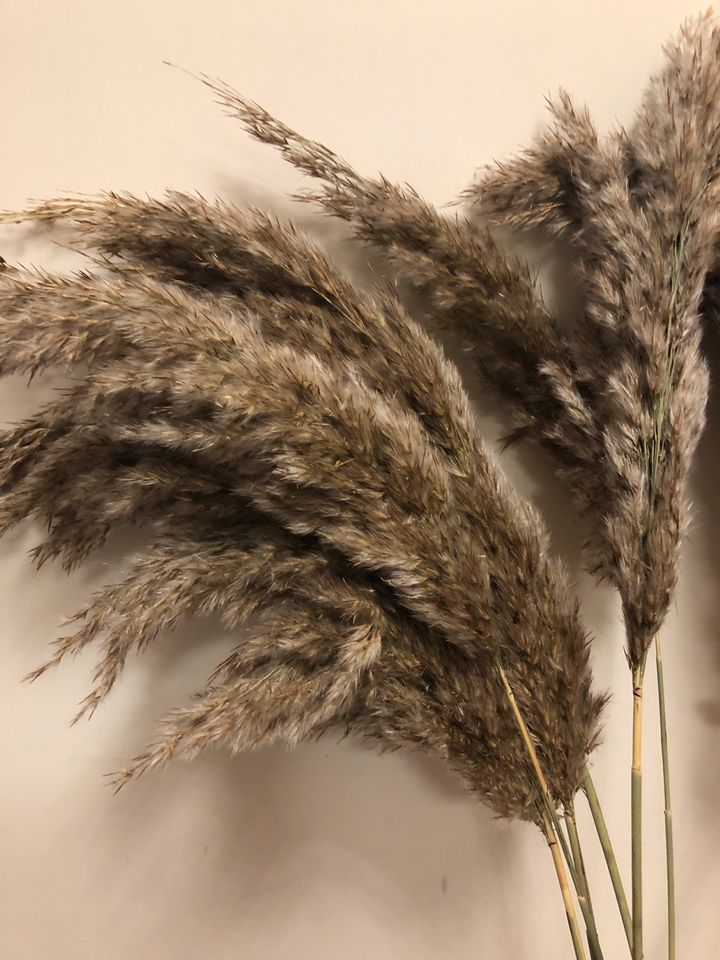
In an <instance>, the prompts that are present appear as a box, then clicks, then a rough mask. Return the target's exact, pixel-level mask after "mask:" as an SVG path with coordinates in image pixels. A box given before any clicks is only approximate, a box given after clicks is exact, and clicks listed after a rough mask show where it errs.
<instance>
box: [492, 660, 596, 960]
mask: <svg viewBox="0 0 720 960" xmlns="http://www.w3.org/2000/svg"><path fill="white" fill-rule="evenodd" d="M495 666H496V669H497V672H498V675H499V677H500V680H501V682H502V685H503V689H504V691H505V695H506V697H507V701H508V703H509V705H510V709H511V710H512V713H513V716H514V718H515V722H516V723H517V727H518V730H519V732H520V736H521V737H522V740H523V743H524V744H525V747H526V749H527V752H528V757H529V759H530V763H531V765H532V767H533V770H534V772H535V776H536V778H537V782H538V786H539V788H540V792H541V796H540V812H541V817H542V824H543V827H542V829H543V833H544V834H545V839H546V840H547V844H548V847H549V848H550V854H551V856H552V860H553V865H554V867H555V873H556V874H557V879H558V885H559V887H560V893H561V895H562V898H563V904H564V906H565V916H566V917H567V922H568V927H569V929H570V937H571V939H572V944H573V949H574V950H575V957H576V960H587V955H586V953H585V948H584V946H583V943H582V938H581V935H580V926H579V924H578V919H577V912H576V910H575V904H574V902H573V898H572V891H571V890H570V884H569V883H568V877H567V871H566V870H565V863H564V861H563V854H562V852H561V850H560V846H559V844H558V832H557V830H556V827H555V824H554V822H553V817H552V815H551V813H550V810H549V809H548V808H549V807H550V808H551V807H552V801H551V798H550V791H549V789H548V785H547V780H546V779H545V774H544V773H543V770H542V767H541V766H540V760H539V758H538V755H537V751H536V749H535V744H534V743H533V740H532V737H531V736H530V731H529V730H528V728H527V724H526V723H525V720H524V718H523V715H522V712H521V710H520V707H519V705H518V702H517V699H516V698H515V694H514V693H513V689H512V686H511V685H510V681H509V680H508V676H507V673H506V672H505V669H504V667H503V665H502V664H501V663H500V661H499V660H496V662H495Z"/></svg>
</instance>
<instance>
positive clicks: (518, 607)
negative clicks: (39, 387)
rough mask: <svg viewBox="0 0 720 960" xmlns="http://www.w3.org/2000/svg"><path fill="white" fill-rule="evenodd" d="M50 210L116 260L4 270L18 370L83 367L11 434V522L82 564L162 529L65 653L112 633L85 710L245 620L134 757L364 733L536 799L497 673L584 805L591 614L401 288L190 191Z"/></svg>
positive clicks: (1, 493)
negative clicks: (139, 672)
mask: <svg viewBox="0 0 720 960" xmlns="http://www.w3.org/2000/svg"><path fill="white" fill-rule="evenodd" d="M37 216H40V217H44V218H48V219H55V218H58V217H64V218H66V219H69V220H70V221H71V225H72V224H73V223H74V225H75V230H76V234H77V237H78V240H79V241H80V242H82V241H83V239H84V241H85V242H86V243H87V245H88V246H89V247H90V248H92V249H93V250H96V251H97V252H98V253H99V254H100V255H101V256H102V257H104V258H108V259H107V262H105V261H104V263H105V266H106V267H108V268H109V269H108V271H107V275H106V276H103V277H101V276H100V275H96V274H92V273H88V272H85V273H82V274H78V275H75V276H71V277H59V276H52V275H48V274H44V273H42V272H29V271H24V270H8V271H6V272H5V273H4V274H3V276H2V278H1V279H0V356H1V357H2V361H1V364H0V372H2V373H3V374H9V373H14V372H19V371H24V372H30V373H35V372H36V371H38V370H40V369H43V368H45V367H47V366H49V365H52V364H60V365H67V366H69V367H70V368H71V369H72V371H73V372H74V373H75V379H74V381H73V382H72V384H71V386H70V387H69V388H68V390H67V391H65V393H64V394H63V395H62V396H61V397H60V398H59V399H58V400H56V401H55V402H53V403H51V404H49V405H48V406H47V407H45V408H44V409H42V410H41V411H39V413H38V414H37V415H36V416H34V417H32V418H30V419H29V420H27V421H25V422H24V423H21V424H19V425H18V426H16V427H14V428H12V429H10V430H8V431H7V432H6V433H5V435H4V436H3V438H2V442H1V443H0V529H2V530H5V529H7V528H8V527H9V526H11V525H12V524H14V523H16V522H18V521H20V520H22V519H24V518H26V517H28V516H35V517H38V518H40V519H42V520H43V521H45V522H46V523H47V525H48V528H49V529H48V535H47V537H46V539H45V541H43V543H41V544H40V545H39V547H38V549H37V557H38V559H39V560H40V561H42V560H45V559H46V558H49V557H60V558H61V559H62V560H63V562H64V563H65V564H66V565H67V566H72V565H73V564H74V563H76V562H78V561H79V560H81V559H82V558H83V557H84V556H85V555H86V554H87V553H88V552H89V551H90V550H93V549H95V548H97V547H99V546H100V545H102V543H103V542H104V541H105V539H106V538H107V536H108V534H109V533H110V531H111V530H112V529H113V528H114V527H115V526H116V525H117V524H121V523H128V522H131V523H138V524H143V525H146V526H147V528H148V529H149V530H150V531H151V533H152V534H153V542H152V543H151V545H150V547H149V549H148V551H147V552H146V553H145V554H143V555H142V556H141V557H140V558H138V560H137V561H136V562H135V565H134V566H133V567H132V568H131V570H130V572H129V574H128V577H127V579H126V580H125V581H123V582H122V583H120V584H118V585H116V586H111V587H108V588H107V589H106V590H104V591H103V592H101V594H99V595H98V596H97V597H96V598H95V599H94V600H93V602H92V603H91V604H90V606H89V607H88V608H87V609H86V610H85V611H83V612H82V613H81V614H80V615H79V621H80V626H79V628H78V631H77V632H76V633H75V634H74V635H72V636H71V637H69V638H66V639H64V640H63V641H61V642H60V645H59V647H58V650H57V653H56V655H55V656H54V657H53V658H52V659H51V661H50V662H51V663H54V662H57V661H58V660H60V659H61V658H62V657H63V656H64V655H65V654H67V653H69V652H71V651H73V650H75V649H79V648H81V647H84V646H86V645H87V644H89V643H91V642H93V641H99V642H100V643H102V645H103V654H102V657H101V660H100V663H99V665H98V668H97V672H96V676H95V685H94V688H93V690H92V691H91V693H90V695H89V697H88V699H87V701H86V703H85V704H84V706H83V710H84V711H85V710H92V709H94V708H95V707H96V705H97V704H98V703H99V702H100V700H102V699H103V697H104V696H105V695H106V694H107V693H108V692H109V690H110V689H111V688H112V686H113V684H114V682H115V680H116V679H117V676H118V674H119V672H120V671H121V669H122V666H123V664H124V662H125V660H126V658H127V656H128V654H129V653H130V652H131V651H132V650H134V649H138V648H142V647H143V646H144V645H145V644H147V643H148V642H149V641H150V640H151V639H152V638H153V636H154V635H155V634H156V633H157V632H158V631H160V630H165V629H168V628H172V627H173V626H174V625H175V624H176V623H177V622H178V621H179V620H181V619H183V618H185V617H188V616H192V615H195V614H205V613H218V614H220V615H221V616H222V617H223V619H224V621H225V623H226V624H227V625H228V626H231V627H239V626H241V625H243V626H244V627H246V628H247V629H248V631H249V632H248V633H247V635H243V638H242V639H241V640H240V642H239V645H238V647H237V649H236V650H235V651H233V653H232V654H231V655H230V656H229V658H228V659H227V660H226V661H225V662H224V663H223V664H221V665H220V667H219V668H218V670H217V672H216V674H215V676H214V677H213V678H212V680H211V682H210V685H209V687H208V688H207V689H206V690H205V691H204V692H203V694H202V695H201V697H200V699H199V700H198V702H197V703H196V704H195V705H194V706H192V707H190V708H187V709H185V710H182V711H180V712H179V713H176V714H174V715H173V716H172V717H171V718H170V719H169V721H168V724H167V726H166V728H165V730H164V733H163V736H162V738H161V740H160V741H159V742H158V744H157V745H155V746H153V747H151V748H150V749H149V750H148V751H147V752H146V753H144V754H143V755H141V756H140V757H139V758H137V760H136V762H135V763H134V765H133V766H132V767H131V768H130V773H132V772H140V771H142V770H143V769H145V768H147V767H148V766H152V765H155V764H157V763H160V762H162V761H164V760H165V759H168V758H169V757H170V756H171V755H172V754H173V753H175V752H177V751H179V750H186V751H189V752H191V753H192V752H194V751H196V750H197V749H200V748H202V747H203V746H205V745H207V744H215V743H218V742H226V743H229V744H230V745H231V746H232V747H233V748H236V749H240V748H243V747H252V746H257V745H259V744H261V743H264V742H268V741H270V740H272V739H282V740H285V741H287V742H290V743H293V742H296V741H297V740H298V739H300V738H301V737H305V736H311V735H317V734H319V733H321V732H322V731H324V730H325V729H327V728H329V727H330V726H333V725H335V724H338V723H344V724H348V723H349V724H350V725H351V726H355V727H357V728H358V729H359V730H362V731H364V732H367V733H370V734H372V735H373V736H376V737H379V738H380V739H381V740H383V741H384V742H386V743H388V744H390V745H398V744H402V743H404V744H414V745H417V746H421V747H424V748H426V749H431V750H433V751H435V752H437V753H439V754H441V755H442V756H444V757H445V758H446V759H448V760H449V761H450V762H451V763H452V765H453V766H455V767H456V768H457V769H459V770H460V772H461V773H462V774H463V775H464V776H465V779H466V780H467V781H468V782H469V783H470V785H471V786H472V787H473V788H474V789H476V790H477V791H478V793H479V794H480V795H481V796H483V797H484V798H485V799H486V800H487V801H488V802H489V803H491V804H492V805H493V806H494V808H495V809H497V810H498V811H499V812H501V813H503V814H508V815H510V814H512V815H520V816H527V817H537V815H538V814H537V806H536V801H537V792H536V790H535V787H534V783H533V779H532V776H531V775H530V773H529V769H528V764H527V761H526V759H525V753H524V750H523V746H522V743H521V740H520V738H519V736H518V735H517V733H516V732H515V728H514V726H513V717H512V714H511V712H510V711H509V710H508V708H507V706H506V704H505V701H504V700H503V692H502V686H501V684H500V683H499V680H498V677H497V673H496V669H495V667H496V665H497V664H498V663H501V664H502V665H503V666H504V668H505V670H506V671H507V673H508V676H509V677H510V680H511V683H512V685H513V689H514V690H515V693H516V695H517V697H518V700H519V702H520V705H521V709H522V710H523V712H524V715H525V717H526V722H527V723H528V726H529V727H530V730H531V731H532V734H533V736H534V738H535V739H536V740H537V744H538V750H539V753H540V756H541V760H542V762H543V765H544V767H545V768H546V770H547V776H548V780H549V782H550V785H551V790H552V793H553V796H554V798H555V799H556V800H557V802H558V803H561V802H563V801H565V800H567V799H568V798H569V797H571V796H572V794H573V793H574V792H575V790H576V789H577V788H578V786H579V783H580V781H581V778H582V775H583V770H584V765H585V760H586V756H587V753H588V751H589V750H590V749H592V747H593V745H594V744H595V742H596V738H597V730H598V718H599V712H600V708H601V705H602V701H601V698H598V697H597V696H596V695H594V694H593V693H592V691H591V689H590V674H589V668H588V659H587V657H588V654H587V643H586V638H585V636H584V632H583V629H582V627H581V624H580V621H579V619H578V614H577V610H576V608H575V605H574V603H573V602H572V601H571V600H570V598H569V596H568V591H567V587H566V584H565V579H564V575H563V572H562V570H561V569H560V568H559V566H558V565H557V564H556V563H554V562H552V561H551V560H550V559H549V558H548V557H547V554H546V544H545V534H544V532H543V529H542V525H541V522H540V520H539V518H538V517H537V515H536V513H535V512H534V511H533V510H532V509H531V508H530V507H529V506H528V505H527V504H525V503H523V502H522V501H521V500H519V498H518V497H517V496H516V495H515V494H514V493H513V491H512V490H511V489H510V488H509V486H508V484H507V483H506V481H505V480H504V479H503V478H502V477H501V476H500V474H499V472H498V470H497V468H496V466H495V465H494V463H493V462H492V460H491V458H490V456H489V455H488V453H487V451H486V449H485V448H484V446H483V444H482V443H481V441H480V439H479V438H478V436H477V434H476V430H475V427H474V425H473V421H472V416H471V412H470V410H469V408H468V403H467V398H466V396H465V394H464V392H463V390H462V387H461V385H460V382H459V378H458V374H457V371H456V370H455V368H454V367H453V365H452V364H450V363H449V362H448V361H447V360H446V359H445V357H444V356H443V354H442V352H441V350H440V349H439V348H438V346H437V345H436V344H435V343H434V342H433V341H432V340H431V339H430V338H429V337H428V336H427V335H426V334H424V333H423V332H422V330H421V329H420V328H419V327H418V326H417V324H415V323H414V322H413V321H412V320H411V319H410V318H409V317H408V316H407V314H406V313H405V312H404V310H403V309H402V307H401V306H400V304H399V303H398V302H397V300H396V299H395V298H394V297H393V296H392V295H391V294H390V293H388V292H382V291H379V292H377V293H376V294H375V295H373V296H365V295H362V294H361V293H360V292H359V291H358V290H356V289H355V288H354V287H353V286H351V285H350V284H349V283H348V282H347V281H346V280H345V279H344V278H343V277H341V276H340V275H339V274H338V273H337V272H336V271H335V270H333V269H332V267H331V266H330V264H329V263H328V262H327V260H326V259H325V258H324V257H323V256H322V255H321V254H320V253H319V252H318V251H317V250H316V249H315V248H314V247H313V246H312V245H311V244H309V243H308V242H307V241H306V240H304V239H303V238H302V237H301V236H299V235H298V234H297V232H296V231H295V230H293V229H292V228H291V227H289V226H285V225H281V224H279V223H277V222H276V221H274V220H273V219H271V218H269V217H266V216H264V215H262V214H260V213H257V212H250V213H245V212H243V211H240V210H238V209H237V208H235V207H232V206H229V205H225V204H220V203H215V204H211V203H206V202H205V201H203V200H202V199H200V198H188V197H183V196H178V195H174V196H171V197H169V198H168V199H167V200H166V201H163V202H155V201H141V200H137V199H135V198H132V197H121V196H109V197H105V198H99V199H97V200H95V201H91V200H88V201H78V202H77V204H74V205H73V203H69V204H63V203H62V202H61V203H56V204H53V203H51V204H48V205H45V206H42V207H41V208H39V209H38V211H37ZM163 237H164V238H165V240H164V241H163ZM178 281H180V282H178Z"/></svg>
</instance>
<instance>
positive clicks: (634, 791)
mask: <svg viewBox="0 0 720 960" xmlns="http://www.w3.org/2000/svg"><path fill="white" fill-rule="evenodd" d="M644 674H645V661H644V659H643V662H642V663H641V664H640V665H639V666H636V667H633V672H632V682H633V723H632V768H631V778H630V806H631V826H632V921H633V952H632V955H633V960H642V958H643V904H642V899H643V893H642V719H643V709H642V708H643V677H644Z"/></svg>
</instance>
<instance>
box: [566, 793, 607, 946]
mask: <svg viewBox="0 0 720 960" xmlns="http://www.w3.org/2000/svg"><path fill="white" fill-rule="evenodd" d="M565 825H566V826H567V831H568V837H569V838H570V849H571V851H572V858H573V863H574V864H575V875H576V878H577V881H576V889H577V895H578V903H579V904H580V909H581V911H582V915H583V917H584V918H585V928H586V932H587V940H588V947H589V948H590V956H591V957H592V958H593V960H603V952H602V949H601V947H600V939H599V937H598V931H597V924H596V922H595V911H594V910H593V905H592V899H591V897H590V885H589V883H588V878H587V873H586V872H585V860H584V858H583V855H582V847H581V846H580V836H579V834H578V829H577V821H576V819H575V805H574V804H573V802H572V801H570V803H569V804H568V807H567V810H566V812H565Z"/></svg>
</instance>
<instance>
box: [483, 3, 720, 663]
mask: <svg viewBox="0 0 720 960" xmlns="http://www.w3.org/2000/svg"><path fill="white" fill-rule="evenodd" d="M666 55H667V61H668V62H667V66H666V68H665V70H664V71H663V72H662V73H661V74H660V75H658V76H657V77H656V78H654V79H653V81H652V82H651V84H650V86H649V88H648V90H647V92H646V94H645V97H644V99H643V103H642V107H641V110H640V112H639V114H638V118H637V121H636V122H635V124H634V125H633V127H632V128H631V130H630V131H629V132H625V131H623V130H620V131H617V132H615V133H614V134H612V135H611V136H610V137H608V138H607V139H606V140H605V141H604V142H603V141H601V140H600V138H599V137H598V135H597V133H596V131H595V128H594V127H593V124H592V122H591V120H590V117H589V114H588V112H587V111H586V110H583V111H579V110H576V109H575V108H574V107H573V105H572V103H571V101H570V99H569V97H568V96H567V95H565V94H564V95H562V96H561V98H560V100H559V102H558V103H555V104H552V105H551V109H552V111H553V115H554V119H555V124H554V126H553V127H552V128H551V129H550V130H549V131H548V132H547V133H546V134H544V135H543V136H542V137H541V138H540V139H539V140H538V141H537V143H536V144H535V146H534V147H533V148H532V149H531V150H529V151H528V152H527V153H525V154H524V155H522V156H521V157H520V158H518V159H517V160H515V161H512V162H510V163H509V164H503V165H500V166H499V167H498V168H497V170H496V171H495V172H491V173H490V174H489V175H488V176H486V177H485V178H484V179H483V180H482V181H481V182H480V184H479V186H478V187H477V190H476V193H475V197H476V199H477V201H478V202H479V203H480V205H481V206H482V207H483V208H484V210H485V211H486V212H491V213H492V214H494V215H495V216H496V217H497V218H499V219H502V220H503V221H505V222H509V223H511V224H513V225H515V226H520V227H528V226H533V227H535V226H539V227H543V228H545V229H548V230H550V231H551V232H554V233H558V234H561V235H564V236H567V237H569V238H570V239H571V241H572V249H573V251H574V252H575V253H576V255H577V264H576V266H577V270H578V274H579V277H580V281H581V284H582V289H583V291H584V294H585V299H586V303H585V309H584V312H583V316H582V317H581V318H580V320H579V322H578V324H577V328H576V330H575V332H574V335H573V337H572V357H573V361H574V366H573V368H572V371H571V368H564V369H563V370H562V371H558V390H560V389H561V387H562V382H563V381H565V382H566V383H567V385H568V387H569V388H570V389H571V390H572V394H570V393H569V392H568V400H569V406H570V405H572V406H573V408H578V409H583V410H586V411H588V410H590V411H592V412H593V413H594V414H595V419H596V422H597V424H598V425H599V427H601V428H602V437H601V440H602V447H603V451H604V455H603V456H602V457H601V458H599V459H598V461H597V462H596V464H595V465H594V466H593V471H592V472H593V473H594V474H595V477H594V478H593V476H592V473H589V474H588V480H587V484H588V487H589V485H590V484H591V483H594V484H595V485H597V486H599V487H600V489H599V490H598V492H597V495H595V496H593V497H591V498H590V502H591V504H592V503H593V501H594V502H595V504H596V505H595V506H592V513H593V514H594V515H596V519H595V520H594V522H593V536H594V537H596V536H597V532H598V531H600V532H601V537H598V540H599V542H598V543H597V544H596V545H595V546H596V549H595V551H594V553H595V555H596V556H597V562H598V566H599V569H600V571H601V572H602V573H603V574H605V575H606V576H608V577H609V578H610V579H611V580H613V582H615V584H616V585H617V586H618V589H619V590H620V592H621V595H622V597H623V606H624V610H625V616H626V621H627V626H628V634H629V642H630V653H631V656H632V660H633V662H634V663H639V662H640V661H641V659H642V656H643V654H644V651H645V649H646V648H647V645H648V644H649V642H650V640H651V639H652V637H653V636H654V634H655V633H656V632H657V630H658V628H659V627H660V624H661V622H662V620H663V618H664V615H665V613H666V610H667V607H668V604H669V601H670V597H671V594H672V590H673V587H674V584H675V581H676V577H677V563H678V551H679V544H680V540H681V536H682V532H683V530H684V528H685V527H686V525H687V521H688V513H689V504H688V493H687V481H688V473H689V469H690V464H691V459H692V454H693V452H694V449H695V446H696V444H697V440H698V437H699V434H700V432H701V429H702V426H703V423H704V410H705V402H706V397H707V370H706V365H705V361H704V359H703V358H702V356H701V353H700V340H701V326H700V315H701V305H702V297H703V290H704V287H705V285H706V282H707V281H708V280H710V287H709V289H708V290H706V291H705V304H706V307H705V309H707V308H708V306H709V305H711V303H712V296H713V294H712V278H713V268H714V266H715V264H716V262H717V261H716V254H715V250H716V248H717V241H718V229H719V226H720V219H719V218H718V213H717V210H718V205H717V199H718V193H717V191H718V173H719V172H720V106H719V104H720V99H719V95H720V31H719V30H718V27H717V25H716V23H715V21H714V20H713V19H712V18H711V17H710V16H709V15H706V16H704V17H701V18H699V19H696V20H693V21H689V22H688V23H687V24H686V25H685V26H684V27H683V29H682V31H681V33H680V36H679V38H678V39H677V40H676V41H674V42H673V43H671V44H669V45H668V47H667V49H666ZM561 378H562V379H561ZM592 432H593V433H596V432H597V431H592ZM580 480H581V481H582V480H583V478H580Z"/></svg>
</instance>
